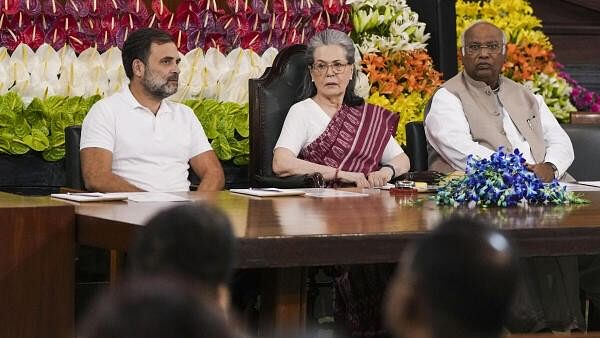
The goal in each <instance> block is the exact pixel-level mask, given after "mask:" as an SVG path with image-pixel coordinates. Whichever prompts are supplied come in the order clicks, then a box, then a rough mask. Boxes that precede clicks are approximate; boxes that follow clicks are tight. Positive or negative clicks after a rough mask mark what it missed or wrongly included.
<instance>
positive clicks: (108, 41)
mask: <svg viewBox="0 0 600 338" xmlns="http://www.w3.org/2000/svg"><path fill="white" fill-rule="evenodd" d="M114 45H115V38H114V36H113V35H112V34H111V32H110V31H109V30H107V29H102V30H101V31H100V33H98V36H97V37H96V49H97V50H98V52H100V53H102V52H104V51H106V50H108V49H109V48H110V47H112V46H114Z"/></svg>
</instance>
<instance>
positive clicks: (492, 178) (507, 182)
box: [434, 147, 588, 207]
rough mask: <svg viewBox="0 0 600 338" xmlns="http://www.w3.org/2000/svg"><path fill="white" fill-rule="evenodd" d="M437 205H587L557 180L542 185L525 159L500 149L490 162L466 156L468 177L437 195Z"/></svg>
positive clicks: (459, 178)
mask: <svg viewBox="0 0 600 338" xmlns="http://www.w3.org/2000/svg"><path fill="white" fill-rule="evenodd" d="M434 199H435V201H436V202H437V204H440V205H450V206H460V205H467V206H470V207H474V206H480V207H492V206H498V207H512V206H517V205H519V206H524V205H529V204H531V205H563V204H582V203H587V202H588V201H586V200H585V199H583V198H581V197H580V196H579V195H576V194H574V193H572V192H567V191H566V187H562V186H560V184H559V183H558V181H557V180H554V181H552V182H551V183H543V182H542V181H541V180H540V179H539V178H538V177H537V176H535V174H534V173H533V172H532V171H530V170H528V169H527V168H526V167H525V158H523V155H522V154H521V153H520V152H519V150H518V149H515V150H514V152H513V153H511V154H509V153H506V152H505V151H504V149H503V148H502V147H500V148H499V149H498V150H497V151H496V152H494V153H493V154H492V155H491V156H490V158H489V159H475V158H474V157H473V156H472V155H470V156H468V157H467V168H466V171H465V175H464V176H461V177H458V178H454V179H452V180H450V181H449V182H448V183H447V184H446V185H444V186H442V187H441V188H440V189H439V190H438V192H437V193H436V195H435V196H434Z"/></svg>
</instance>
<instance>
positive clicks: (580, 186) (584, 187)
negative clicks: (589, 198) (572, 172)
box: [560, 181, 600, 191]
mask: <svg viewBox="0 0 600 338" xmlns="http://www.w3.org/2000/svg"><path fill="white" fill-rule="evenodd" d="M588 183H595V184H597V185H594V186H592V184H589V185H588ZM560 185H561V186H565V187H567V191H600V182H597V181H594V182H578V183H564V182H560Z"/></svg>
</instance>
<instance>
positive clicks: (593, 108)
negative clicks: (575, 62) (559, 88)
mask: <svg viewBox="0 0 600 338" xmlns="http://www.w3.org/2000/svg"><path fill="white" fill-rule="evenodd" d="M560 77H562V78H563V79H565V80H566V81H567V83H569V84H570V85H571V86H572V87H573V90H572V91H571V101H572V102H573V104H574V105H575V107H576V108H577V110H579V111H589V112H594V113H600V94H598V93H595V92H593V91H591V90H587V89H585V88H584V87H583V86H581V85H580V84H579V83H577V81H575V80H573V78H571V75H569V74H568V73H566V72H560Z"/></svg>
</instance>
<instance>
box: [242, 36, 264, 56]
mask: <svg viewBox="0 0 600 338" xmlns="http://www.w3.org/2000/svg"><path fill="white" fill-rule="evenodd" d="M240 47H242V48H244V49H252V50H253V51H254V52H256V53H257V54H261V53H262V52H264V50H265V49H267V48H266V45H265V43H264V41H263V39H262V38H261V34H260V33H259V32H249V33H248V34H246V35H244V36H243V37H242V41H241V42H240Z"/></svg>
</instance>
